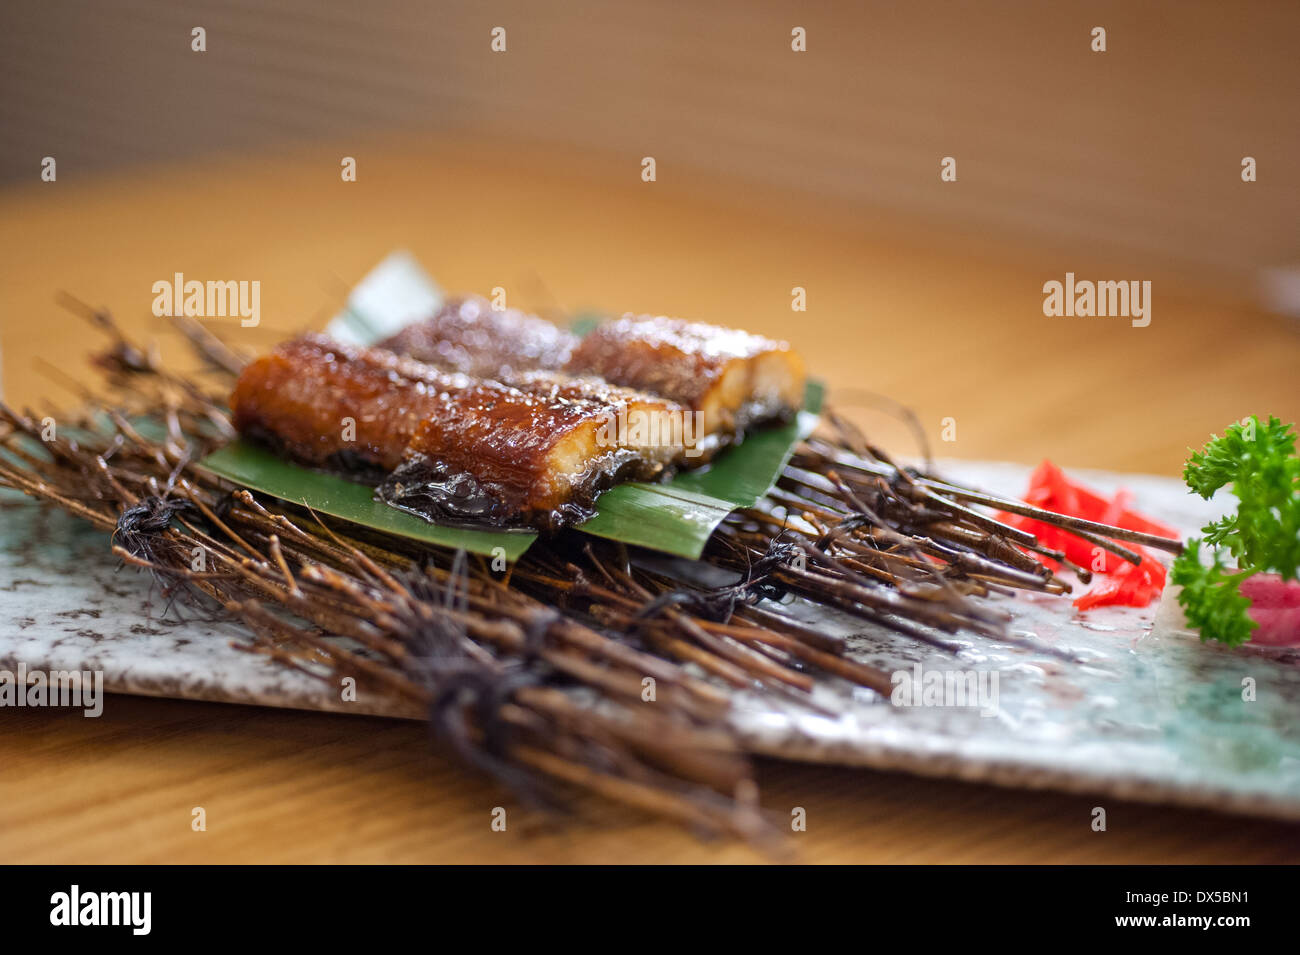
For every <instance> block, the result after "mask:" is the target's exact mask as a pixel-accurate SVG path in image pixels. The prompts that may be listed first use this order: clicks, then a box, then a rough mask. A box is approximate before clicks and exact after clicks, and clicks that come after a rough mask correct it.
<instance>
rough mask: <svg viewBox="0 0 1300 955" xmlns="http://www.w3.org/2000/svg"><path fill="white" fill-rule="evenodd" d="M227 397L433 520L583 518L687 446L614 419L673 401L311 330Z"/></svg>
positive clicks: (293, 441) (263, 427) (252, 422)
mask: <svg viewBox="0 0 1300 955" xmlns="http://www.w3.org/2000/svg"><path fill="white" fill-rule="evenodd" d="M230 401H231V407H232V409H233V414H234V423H235V426H236V427H237V428H238V429H239V431H240V432H241V433H242V434H245V435H247V436H250V437H252V438H255V439H259V440H262V441H265V442H267V443H270V444H272V445H273V446H275V447H276V448H278V449H280V450H281V451H283V452H284V453H285V454H287V455H288V456H289V457H292V458H293V459H295V460H297V461H300V462H302V463H305V464H308V465H312V466H315V467H323V468H329V469H334V470H343V471H348V472H351V473H354V474H361V475H364V476H368V477H370V478H372V479H379V478H381V477H382V483H380V484H379V488H378V491H377V495H378V496H379V497H380V498H381V499H382V500H384V501H386V502H387V503H389V504H392V505H393V506H395V507H400V508H402V509H405V510H410V511H412V512H414V513H417V514H420V515H421V516H423V517H425V518H426V519H428V520H434V521H438V522H454V523H467V524H476V525H488V526H494V527H506V526H514V525H519V524H529V525H532V526H537V527H543V528H553V527H557V526H560V525H562V524H565V523H569V522H572V521H575V520H581V519H584V518H585V517H586V516H589V515H590V513H591V511H592V504H593V503H594V501H595V498H596V496H597V495H598V494H599V493H600V491H601V490H602V489H604V488H605V487H607V486H609V485H610V484H612V483H614V482H615V481H618V480H648V479H652V478H655V477H658V476H660V475H661V474H663V473H664V471H665V469H666V468H667V467H668V466H669V465H670V464H671V462H673V461H675V460H677V459H678V458H680V457H681V456H682V455H683V453H684V449H683V448H682V447H680V446H678V447H667V446H660V445H657V444H656V445H648V444H646V443H644V442H639V441H638V439H637V438H636V437H635V436H634V435H631V434H630V433H629V432H628V431H627V430H626V429H625V428H624V424H625V422H626V421H627V420H628V413H629V412H630V411H631V410H635V409H640V410H643V411H650V410H654V411H655V412H657V413H659V412H667V413H680V410H681V409H679V408H677V407H676V406H674V405H672V403H670V402H664V401H661V400H659V399H655V398H651V397H648V396H643V395H639V394H637V393H635V392H632V391H630V390H628V389H624V388H618V387H614V386H610V385H606V384H604V383H603V382H596V381H594V380H590V379H573V378H569V377H567V376H562V375H555V374H543V373H537V374H534V375H532V376H531V377H529V378H527V379H521V381H520V386H519V387H512V386H510V385H505V384H502V383H500V382H497V381H484V380H480V379H475V378H471V377H469V376H467V375H462V374H455V373H448V372H443V371H439V370H437V369H435V368H432V367H430V366H428V365H425V364H422V363H420V362H417V361H413V360H411V359H407V358H402V357H399V356H397V355H394V354H393V353H392V352H389V351H385V350H381V349H374V348H355V347H351V346H346V345H341V344H338V343H336V342H333V341H330V340H329V339H327V338H323V337H320V336H308V337H305V338H300V339H296V340H293V341H290V342H286V343H285V344H282V345H280V346H279V347H278V348H276V349H275V351H273V352H272V353H271V354H269V355H266V356H264V357H262V358H259V359H257V360H256V361H254V362H252V363H251V364H249V365H248V367H246V368H245V369H244V371H243V373H242V374H241V375H240V377H239V380H238V382H237V383H236V385H235V390H234V393H233V394H232V395H231V399H230ZM385 474H386V475H387V476H386V477H383V475H385Z"/></svg>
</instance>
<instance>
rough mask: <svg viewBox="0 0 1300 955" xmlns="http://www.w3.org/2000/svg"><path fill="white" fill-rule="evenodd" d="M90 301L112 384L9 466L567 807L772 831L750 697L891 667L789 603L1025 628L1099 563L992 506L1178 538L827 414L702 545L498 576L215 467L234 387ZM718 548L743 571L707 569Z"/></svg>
mask: <svg viewBox="0 0 1300 955" xmlns="http://www.w3.org/2000/svg"><path fill="white" fill-rule="evenodd" d="M74 304H75V303H74ZM77 307H78V308H79V309H80V310H81V311H83V313H84V314H85V315H86V316H87V317H88V318H90V319H91V320H92V321H93V322H95V323H96V324H97V325H98V326H99V327H100V328H102V329H103V330H104V331H106V332H107V333H108V334H109V335H110V336H111V338H112V345H111V347H110V348H109V349H108V350H107V351H105V352H104V353H103V354H102V355H101V356H100V357H99V358H98V359H97V361H96V363H97V364H98V366H99V367H100V369H101V370H102V371H103V372H104V373H105V387H104V389H103V390H102V391H100V392H98V393H93V392H91V391H89V390H86V391H85V392H84V405H83V407H82V408H81V409H80V410H78V411H77V412H75V413H60V414H59V416H58V420H59V423H60V424H59V427H58V428H57V429H55V432H54V433H50V431H49V429H48V428H45V427H43V424H42V421H40V420H38V419H37V417H36V416H35V415H34V414H32V413H31V412H28V413H18V412H15V411H13V410H10V409H9V408H7V407H3V406H0V428H3V431H2V432H0V449H3V452H4V453H3V454H0V484H4V485H8V486H9V487H13V488H17V489H18V490H21V491H23V492H25V493H27V494H29V495H30V496H32V497H34V498H36V499H38V500H40V501H43V502H46V503H48V504H51V505H54V506H56V507H59V508H62V509H63V510H65V511H67V512H69V513H71V514H74V515H76V516H78V517H81V518H84V519H85V520H87V521H90V522H91V523H92V524H94V525H95V526H96V527H99V528H101V529H103V530H104V531H105V532H108V533H110V534H111V535H112V544H111V549H112V554H113V555H115V556H116V557H117V558H119V559H120V560H122V561H124V562H126V563H128V564H132V565H136V566H139V567H141V568H145V569H147V570H148V571H149V572H151V573H152V574H153V575H154V577H155V578H156V580H157V581H158V582H159V583H160V584H161V585H162V586H163V587H164V588H165V589H166V591H167V593H168V595H169V596H170V597H171V598H173V599H176V600H187V601H191V602H194V603H197V604H200V605H203V606H205V607H206V608H207V609H208V610H210V611H212V612H214V613H219V614H224V615H230V616H233V617H235V618H238V619H239V620H242V621H243V622H244V623H245V624H246V625H247V628H248V631H249V635H250V638H249V643H248V645H247V649H249V650H252V651H255V652H259V653H263V654H266V655H267V656H269V657H270V658H271V659H273V660H274V661H275V662H277V663H278V664H280V665H283V666H286V667H293V668H297V669H300V670H303V671H304V672H308V673H311V674H313V675H315V676H317V677H319V678H321V679H323V680H330V681H338V680H340V679H341V678H343V677H345V676H347V677H351V678H353V679H354V680H356V681H357V683H358V685H362V686H365V687H366V688H367V689H369V690H370V691H371V692H373V693H382V694H385V695H386V696H387V697H389V698H391V699H392V700H393V701H394V704H395V705H396V706H398V707H400V708H404V709H406V710H408V711H409V712H411V713H413V714H424V715H426V716H427V718H428V719H429V720H430V721H431V723H432V725H433V727H434V728H435V730H436V731H437V736H438V738H439V739H441V740H442V741H443V742H444V743H445V745H447V746H448V747H450V748H451V749H452V750H453V751H454V752H455V753H456V754H458V755H459V756H460V757H461V758H463V759H464V760H465V761H466V762H468V763H469V764H471V765H473V766H475V767H477V768H479V769H482V770H484V771H486V772H489V773H491V774H493V775H494V776H496V777H497V778H498V779H500V780H502V781H503V782H505V783H506V784H508V785H509V786H510V787H511V788H512V789H513V790H515V791H516V792H517V793H520V794H522V795H523V796H524V797H525V798H527V799H529V800H531V801H533V802H535V803H537V804H541V805H545V806H550V807H554V808H562V807H563V806H564V805H565V803H566V800H565V798H564V796H565V790H566V787H580V788H585V789H588V790H592V791H595V792H597V793H600V794H602V795H604V796H607V797H609V798H611V799H614V800H618V801H620V802H623V803H628V804H631V805H634V806H637V807H640V808H643V809H646V810H648V811H651V812H654V813H658V814H661V815H664V816H668V817H672V818H674V819H678V820H680V821H682V822H685V823H689V824H692V825H696V826H700V827H703V828H706V829H708V830H712V831H721V832H726V833H731V834H735V835H739V836H742V837H744V838H748V839H752V840H765V839H768V838H769V837H770V836H771V834H772V832H773V831H774V830H773V829H772V828H770V827H769V825H768V823H767V822H766V821H765V820H764V817H763V815H762V813H761V812H760V810H759V808H758V797H757V788H756V786H755V784H754V781H753V776H752V772H751V766H750V763H749V760H748V758H747V756H746V754H745V753H744V752H743V749H742V747H741V746H740V745H739V744H738V742H737V740H736V738H735V736H734V734H733V733H732V731H731V730H730V728H729V724H728V712H729V708H730V706H731V701H732V695H733V694H734V693H735V692H738V691H742V690H743V691H756V692H765V693H772V694H780V695H782V696H784V697H786V698H790V699H796V700H800V701H802V702H804V703H807V704H809V705H811V701H810V695H811V691H812V689H813V686H814V682H815V680H817V679H818V678H819V677H825V676H833V677H836V678H841V679H846V680H849V681H852V682H854V683H856V684H859V685H861V686H864V687H868V688H870V689H872V690H875V691H877V692H879V693H882V694H886V695H887V694H888V693H889V691H890V678H889V674H887V673H885V672H883V671H881V670H878V669H876V668H873V667H870V666H867V665H865V664H863V663H860V662H857V661H855V660H854V659H852V658H851V657H850V656H849V655H848V653H847V651H846V646H845V643H844V641H843V640H842V639H840V638H837V637H833V636H830V635H828V634H825V633H822V632H819V631H818V630H816V629H814V628H811V627H809V626H808V625H807V624H804V623H801V622H800V621H798V620H797V619H795V618H794V617H793V616H791V615H789V614H787V613H785V612H783V606H782V603H781V602H780V601H781V600H782V599H783V598H785V597H786V596H787V595H793V597H794V598H796V599H803V600H807V601H812V602H815V603H817V604H821V605H824V606H830V607H834V608H837V609H838V610H839V611H841V612H844V613H848V614H851V615H853V616H855V617H857V618H859V619H861V620H863V621H864V622H867V623H871V624H876V625H883V626H885V627H888V628H891V629H893V630H895V631H897V632H900V633H902V634H905V635H907V636H909V637H911V638H914V639H917V640H923V641H926V642H930V643H935V642H937V643H939V644H940V645H943V640H942V637H941V634H942V633H944V632H948V633H953V632H957V631H968V632H974V633H979V634H984V635H988V636H993V637H997V636H1001V635H1003V631H1004V627H1005V624H1006V619H1007V618H1006V616H1005V614H1004V613H1003V612H1002V611H1000V610H999V609H998V608H997V606H996V605H995V604H990V603H988V602H986V601H984V600H982V599H981V598H984V597H987V596H988V595H990V594H995V593H997V594H1002V593H1010V592H1012V591H1014V590H1017V589H1020V590H1033V591H1039V592H1044V593H1055V594H1062V593H1066V592H1068V591H1069V590H1070V584H1069V583H1067V582H1066V581H1064V580H1062V579H1060V578H1059V577H1057V576H1056V575H1055V574H1054V573H1053V572H1052V571H1050V570H1049V569H1047V567H1045V566H1044V565H1043V564H1041V563H1040V562H1039V561H1037V560H1036V559H1034V556H1033V555H1035V554H1037V555H1041V556H1047V557H1051V558H1054V559H1055V560H1057V561H1058V562H1060V563H1061V564H1062V565H1063V566H1066V567H1068V568H1069V569H1071V570H1072V571H1074V573H1075V574H1076V575H1077V576H1078V577H1079V578H1080V579H1082V580H1084V581H1085V582H1086V581H1087V580H1088V578H1089V574H1088V572H1087V570H1085V569H1083V568H1079V567H1074V566H1072V565H1070V564H1069V562H1068V561H1067V560H1065V558H1064V555H1062V554H1059V553H1054V552H1052V551H1049V550H1047V549H1045V548H1043V547H1041V546H1039V545H1038V542H1037V541H1036V539H1035V538H1034V537H1033V536H1032V535H1030V534H1028V533H1026V532H1024V531H1021V530H1018V529H1016V528H1013V527H1010V526H1008V525H1006V524H1003V523H1000V522H999V521H997V520H995V519H994V518H992V517H990V516H988V515H987V514H985V513H984V512H982V511H979V510H976V508H977V507H979V506H981V505H983V506H988V507H993V508H997V509H1000V510H1003V511H1008V512H1012V513H1019V514H1026V515H1029V516H1032V517H1035V518H1037V519H1039V520H1042V521H1045V522H1047V523H1050V524H1053V525H1055V526H1059V527H1063V528H1066V529H1068V530H1069V531H1071V532H1072V533H1075V534H1078V535H1079V536H1081V537H1084V538H1085V539H1087V540H1089V541H1092V542H1094V543H1095V544H1096V546H1099V547H1104V548H1106V549H1107V550H1110V551H1112V552H1114V553H1117V554H1120V555H1121V556H1123V557H1125V558H1126V559H1130V560H1133V561H1134V562H1136V560H1137V558H1136V555H1134V554H1132V553H1131V552H1129V551H1128V550H1127V549H1126V548H1124V547H1123V545H1122V544H1120V543H1116V541H1134V542H1138V543H1141V544H1144V545H1148V546H1153V547H1160V548H1165V549H1176V547H1177V544H1176V543H1175V542H1171V541H1166V540H1164V539H1161V538H1153V537H1151V536H1150V535H1144V534H1137V533H1134V532H1130V531H1124V530H1121V529H1119V528H1114V527H1107V526H1104V525H1096V524H1091V523H1089V522H1086V521H1079V520H1076V519H1071V518H1066V517H1061V516H1059V515H1055V514H1051V513H1049V512H1044V511H1040V510H1038V509H1036V508H1033V507H1030V506H1028V505H1025V504H1022V503H1020V502H1016V501H1010V500H1005V499H1002V498H998V497H992V496H989V495H986V494H982V493H980V492H978V491H975V490H972V489H967V488H961V487H957V486H955V485H952V484H949V483H947V482H945V481H943V480H942V479H940V478H939V477H937V476H935V475H933V474H930V473H928V472H926V471H921V470H916V469H909V468H904V467H900V466H898V465H896V464H895V463H894V462H893V461H892V460H891V459H890V458H889V457H888V456H887V455H886V454H885V453H884V452H883V451H881V450H880V449H879V448H875V447H873V446H871V445H870V444H869V443H868V442H867V441H866V440H865V439H864V438H863V436H862V435H861V434H859V433H858V431H857V430H856V429H855V428H853V427H852V426H851V425H849V424H848V423H846V422H844V421H842V420H840V419H838V418H836V417H835V416H834V415H828V416H827V421H828V424H827V427H825V428H824V429H823V431H822V432H821V433H819V434H818V435H817V436H815V437H813V438H812V439H810V440H808V441H806V442H804V443H803V444H801V445H800V446H799V448H798V449H797V451H796V453H795V455H794V457H793V459H792V460H791V462H790V464H789V466H788V467H787V468H786V469H785V471H784V473H783V475H782V476H781V478H780V480H779V482H778V485H777V487H775V488H773V489H772V490H771V492H770V493H769V494H768V495H767V497H766V499H765V500H764V501H762V502H761V503H760V504H759V505H758V506H757V507H754V508H751V509H748V510H743V511H737V512H735V513H734V514H732V515H731V517H730V518H729V519H728V521H727V522H726V523H725V524H724V526H723V527H721V528H720V529H719V531H718V532H717V533H716V534H715V535H714V537H713V539H712V540H711V542H710V545H709V549H708V551H707V552H706V555H705V559H704V560H703V561H702V562H699V564H698V566H692V565H691V563H690V562H683V561H676V562H664V561H660V560H656V559H654V557H653V555H648V554H641V553H637V552H629V550H628V549H627V548H624V547H622V546H620V545H616V544H611V543H609V542H606V541H599V540H596V539H592V538H588V537H586V536H585V535H581V534H578V533H573V532H570V533H567V534H564V535H561V536H559V537H555V538H552V539H549V540H543V541H541V542H539V543H538V545H536V546H534V547H533V548H532V549H531V550H530V551H529V552H528V554H527V555H526V556H525V557H524V558H523V559H522V560H521V561H519V563H518V564H516V565H515V566H514V567H512V568H509V569H508V570H507V571H506V572H505V573H497V572H494V571H492V570H491V569H490V568H489V567H488V566H487V564H486V563H485V562H483V561H481V560H479V559H477V558H472V557H467V556H466V555H465V554H463V553H455V552H450V551H445V550H440V549H438V548H435V547H431V546H428V545H422V544H415V543H413V542H411V541H409V540H405V539H402V538H395V537H388V536H381V535H377V534H375V533H374V532H370V531H365V530H363V529H361V528H356V527H352V526H350V525H344V524H342V522H338V524H339V526H331V525H327V524H326V523H325V522H324V521H323V520H322V519H321V518H320V517H318V516H317V515H315V514H313V513H310V512H307V511H305V510H304V509H301V508H297V507H294V506H291V505H288V504H285V503H284V502H282V501H278V500H275V499H264V498H261V497H259V496H258V495H255V494H253V493H251V492H250V491H248V490H246V489H243V488H237V487H231V486H229V485H228V484H225V483H223V482H221V481H220V480H218V479H216V478H215V477H213V476H212V475H210V474H208V473H207V472H204V471H203V470H201V469H197V468H195V467H194V464H195V462H196V461H197V460H199V459H200V458H201V457H202V456H203V455H204V454H206V453H207V452H209V451H210V450H212V449H214V448H215V447H217V446H219V445H220V444H222V443H224V442H225V441H227V440H228V439H229V438H230V437H231V436H232V435H233V430H232V428H231V426H230V422H229V420H228V418H227V416H226V413H225V410H224V405H223V401H224V395H225V394H226V393H227V392H228V388H227V387H226V384H227V383H226V382H221V381H220V380H219V381H218V382H217V383H215V385H213V386H205V385H202V384H200V383H199V380H198V377H199V376H195V377H193V378H191V377H183V376H180V375H177V374H174V373H172V372H170V371H169V370H168V369H166V368H165V367H163V365H162V363H161V362H160V361H159V359H158V356H157V353H156V352H154V351H149V350H146V349H143V348H141V347H139V346H137V345H135V344H134V343H132V342H130V341H128V340H127V339H126V338H124V337H123V336H122V335H121V334H120V332H119V331H118V329H117V327H116V326H115V325H114V323H113V321H112V319H111V317H110V316H109V315H108V314H107V313H106V312H103V311H98V310H90V309H86V308H84V307H82V306H77ZM178 325H179V327H180V329H181V331H183V332H184V333H185V335H186V336H187V338H188V339H189V340H190V341H191V342H192V343H193V344H194V345H195V346H196V347H197V349H198V350H199V352H200V354H201V355H203V357H204V358H205V359H206V360H207V362H208V364H209V365H210V366H211V369H212V370H214V371H215V372H217V376H218V379H221V378H222V376H224V377H225V378H227V379H228V378H229V376H230V375H233V374H235V373H237V371H238V369H239V368H240V366H241V365H242V362H243V359H242V357H241V356H240V355H238V354H237V353H235V352H234V351H232V350H231V349H230V348H228V347H227V346H226V345H224V344H223V343H221V342H220V341H219V340H217V339H216V338H215V337H213V336H212V335H211V334H210V333H209V332H208V331H207V330H205V329H203V328H202V327H201V326H198V325H197V324H195V323H190V322H185V321H182V322H180V323H178ZM705 568H707V569H708V570H709V571H710V572H711V573H712V574H714V575H716V574H717V572H718V570H719V569H724V570H728V571H731V572H732V573H731V581H730V582H729V583H727V584H725V585H723V586H705V585H703V584H701V583H700V581H701V579H703V578H702V577H701V574H700V573H697V571H700V570H702V569H705ZM651 703H653V705H650V704H651Z"/></svg>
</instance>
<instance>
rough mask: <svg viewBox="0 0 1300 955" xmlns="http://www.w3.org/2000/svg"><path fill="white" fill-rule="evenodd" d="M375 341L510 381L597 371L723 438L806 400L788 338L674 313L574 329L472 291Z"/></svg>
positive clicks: (783, 414) (788, 413) (628, 317)
mask: <svg viewBox="0 0 1300 955" xmlns="http://www.w3.org/2000/svg"><path fill="white" fill-rule="evenodd" d="M378 347H380V348H387V349H390V350H392V351H395V352H397V353H399V354H404V355H409V356H411V357H413V358H417V359H419V360H420V361H426V362H430V363H432V364H436V365H438V366H439V367H444V368H450V369H454V370H460V371H473V373H475V374H478V375H481V376H484V377H496V378H500V379H502V380H504V381H507V382H510V381H513V380H514V379H515V378H516V377H517V376H518V375H519V373H520V372H523V371H528V370H535V369H549V370H553V371H562V372H565V373H568V374H571V375H578V376H596V377H598V378H601V379H603V380H605V381H608V382H610V383H612V384H616V385H624V386H627V387H630V388H634V389H637V390H639V391H643V392H648V393H650V394H654V395H659V396H661V397H663V398H665V399H668V400H670V401H674V402H677V403H678V404H680V405H682V406H684V407H686V408H688V409H689V410H691V411H693V412H697V413H698V414H699V415H700V416H701V417H702V428H703V432H704V433H705V434H707V435H712V436H714V437H715V438H722V439H723V440H731V439H733V438H735V437H738V436H739V435H740V434H742V433H743V432H744V431H745V430H746V429H748V428H750V427H753V426H754V425H758V424H763V423H765V422H768V421H773V420H781V419H785V418H788V417H790V416H791V415H792V414H794V413H795V412H796V411H798V409H799V408H800V407H802V405H803V397H804V382H805V372H804V364H803V360H802V359H801V358H800V357H799V355H798V354H797V353H796V352H794V351H793V350H792V349H791V348H790V346H789V345H788V344H786V343H785V342H777V341H772V340H770V339H767V338H763V337H761V336H758V335H751V334H749V333H748V332H742V331H736V330H733V329H728V328H720V327H718V326H716V325H706V324H703V323H701V322H688V321H685V320H683V319H678V318H665V317H661V316H650V315H639V316H637V315H625V316H624V317H622V318H620V319H617V320H615V321H612V322H606V323H604V324H602V325H599V326H597V328H596V329H595V330H594V331H592V332H591V333H590V334H588V335H586V336H585V337H583V338H578V337H577V336H575V335H573V334H571V333H570V332H568V331H566V330H564V329H560V328H557V327H556V326H555V325H553V324H551V323H550V322H547V321H546V320H545V319H542V318H539V317H537V316H535V315H529V314H527V313H524V312H520V311H517V310H505V311H499V312H495V311H493V310H492V309H491V307H490V305H489V304H488V303H487V302H486V301H485V300H484V299H481V298H466V299H460V300H455V301H452V302H449V303H447V304H446V305H445V306H443V307H442V308H441V309H440V310H439V311H438V312H437V313H436V314H435V315H433V316H432V317H431V318H428V319H425V320H424V321H422V322H417V323H415V324H413V325H410V326H408V327H407V328H405V329H403V330H402V331H400V332H398V333H397V334H396V335H394V336H392V337H391V338H389V339H386V340H385V341H382V342H380V343H379V346H378Z"/></svg>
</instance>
